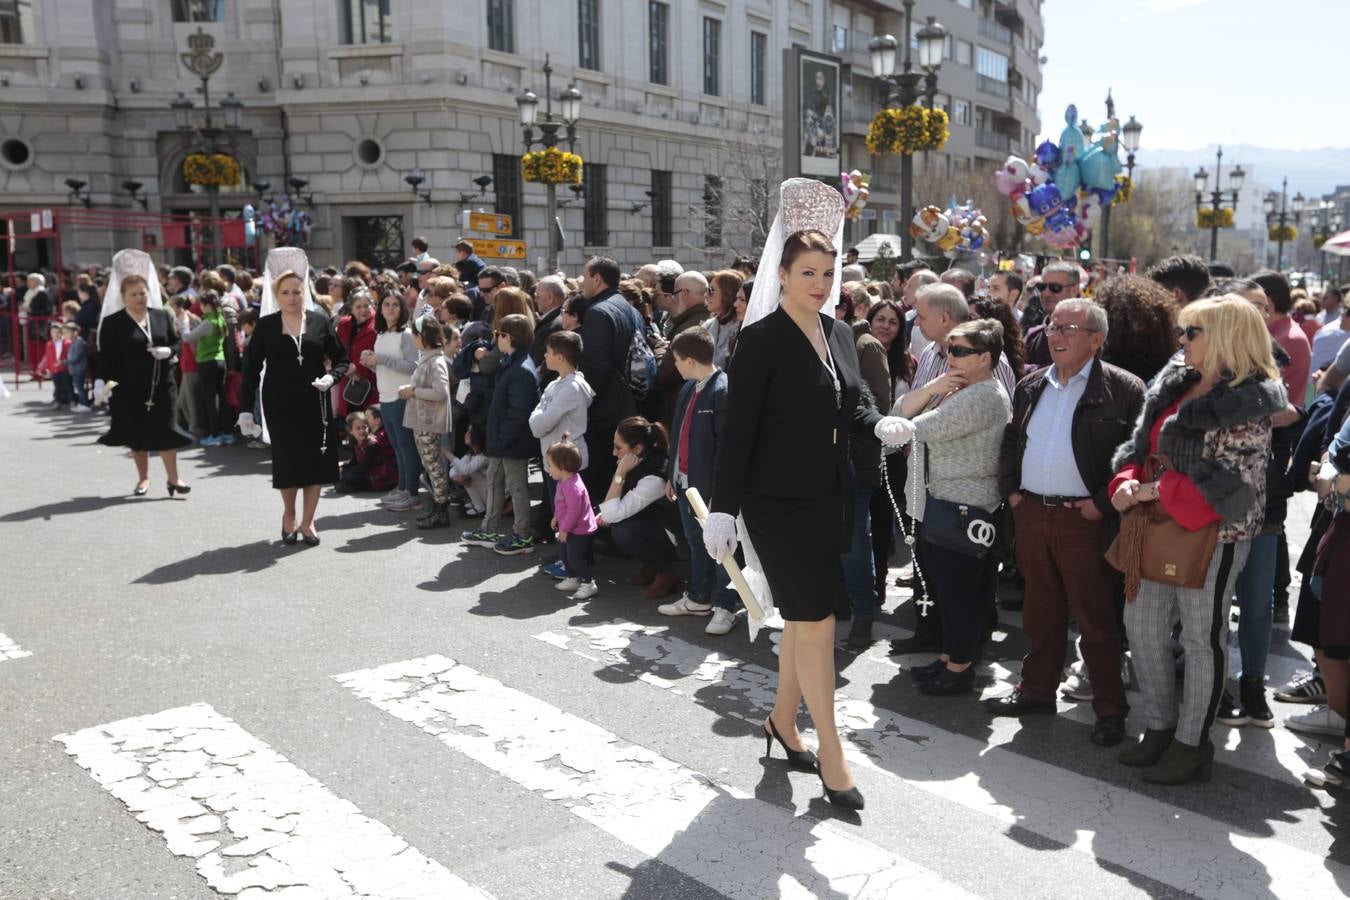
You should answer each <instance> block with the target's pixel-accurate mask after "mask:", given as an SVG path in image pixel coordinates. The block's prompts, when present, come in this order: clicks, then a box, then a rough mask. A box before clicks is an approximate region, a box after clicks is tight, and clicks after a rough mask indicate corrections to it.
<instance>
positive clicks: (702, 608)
mask: <svg viewBox="0 0 1350 900" xmlns="http://www.w3.org/2000/svg"><path fill="white" fill-rule="evenodd" d="M656 611H657V612H659V613H660V614H661V615H663V616H706V615H707V614H708V613H710V612H712V604H711V603H695V602H694V601H693V600H690V599H689V595H688V594H681V595H680V599H678V600H676V601H675V602H674V603H662V604H661V605H660V606H658V607H657V608H656Z"/></svg>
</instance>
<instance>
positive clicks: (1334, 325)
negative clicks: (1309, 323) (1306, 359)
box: [1308, 316, 1350, 372]
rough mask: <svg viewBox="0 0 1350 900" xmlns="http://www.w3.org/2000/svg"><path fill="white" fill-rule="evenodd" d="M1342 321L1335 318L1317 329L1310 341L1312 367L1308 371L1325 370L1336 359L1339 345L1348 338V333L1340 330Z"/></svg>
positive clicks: (1349, 333)
mask: <svg viewBox="0 0 1350 900" xmlns="http://www.w3.org/2000/svg"><path fill="white" fill-rule="evenodd" d="M1342 321H1344V320H1343V319H1342V318H1341V317H1340V316H1337V317H1336V318H1335V319H1333V320H1332V321H1331V322H1329V323H1328V324H1326V325H1323V326H1322V327H1321V328H1319V329H1317V332H1316V333H1315V334H1314V335H1313V340H1312V367H1311V368H1310V369H1309V370H1308V371H1310V372H1316V371H1317V370H1318V369H1322V368H1325V367H1326V366H1329V365H1330V364H1331V361H1332V360H1333V359H1335V358H1336V354H1337V352H1339V351H1340V349H1341V345H1342V344H1344V343H1345V341H1346V339H1347V338H1350V331H1343V330H1341V322H1342Z"/></svg>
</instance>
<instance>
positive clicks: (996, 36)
mask: <svg viewBox="0 0 1350 900" xmlns="http://www.w3.org/2000/svg"><path fill="white" fill-rule="evenodd" d="M980 34H981V36H983V37H987V38H989V40H991V41H998V42H1000V43H1003V44H1011V43H1012V30H1011V29H1009V28H1008V27H1007V26H1005V25H1000V24H999V23H997V22H995V21H994V20H993V19H980Z"/></svg>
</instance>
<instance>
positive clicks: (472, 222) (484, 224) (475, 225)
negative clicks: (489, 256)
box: [462, 210, 511, 256]
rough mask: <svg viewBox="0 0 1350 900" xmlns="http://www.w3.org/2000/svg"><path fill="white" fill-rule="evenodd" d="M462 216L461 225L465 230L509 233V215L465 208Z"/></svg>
mask: <svg viewBox="0 0 1350 900" xmlns="http://www.w3.org/2000/svg"><path fill="white" fill-rule="evenodd" d="M463 216H464V217H463V220H462V221H463V227H464V229H465V230H466V231H481V232H484V233H486V234H510V233H511V217H510V216H507V215H502V214H500V213H484V212H469V211H467V210H466V211H465V212H464V214H463ZM479 255H480V256H481V255H482V254H479Z"/></svg>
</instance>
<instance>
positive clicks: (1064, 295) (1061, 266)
mask: <svg viewBox="0 0 1350 900" xmlns="http://www.w3.org/2000/svg"><path fill="white" fill-rule="evenodd" d="M1082 283H1083V270H1082V269H1080V268H1078V265H1077V264H1076V263H1071V262H1065V261H1063V260H1061V261H1060V262H1052V263H1051V264H1050V265H1048V266H1046V267H1045V270H1044V271H1042V272H1041V309H1043V310H1044V311H1045V321H1046V322H1049V321H1050V318H1051V317H1052V316H1053V315H1054V312H1055V306H1056V305H1057V304H1058V303H1060V302H1061V301H1064V300H1072V299H1074V298H1076V297H1078V296H1080V294H1079V286H1080V285H1081V284H1082ZM1046 337H1047V336H1046V334H1045V326H1044V325H1037V326H1036V327H1034V328H1030V329H1028V330H1027V333H1026V335H1025V336H1024V337H1023V343H1024V344H1025V345H1026V351H1027V362H1029V363H1031V364H1032V365H1034V366H1048V365H1050V363H1051V362H1052V361H1053V360H1052V357H1051V354H1050V347H1049V342H1048V341H1047V340H1046Z"/></svg>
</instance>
